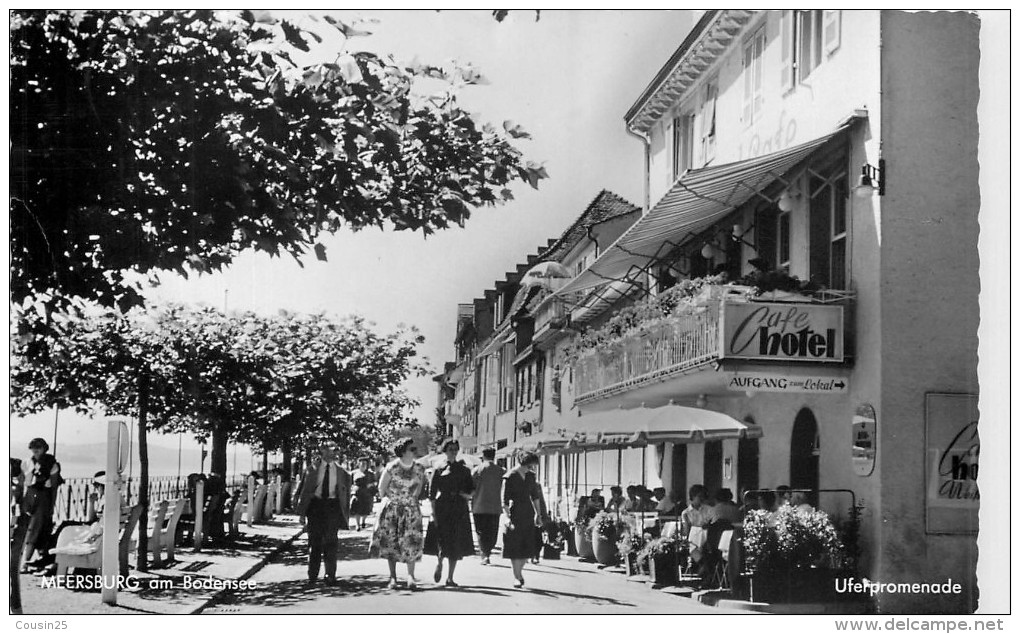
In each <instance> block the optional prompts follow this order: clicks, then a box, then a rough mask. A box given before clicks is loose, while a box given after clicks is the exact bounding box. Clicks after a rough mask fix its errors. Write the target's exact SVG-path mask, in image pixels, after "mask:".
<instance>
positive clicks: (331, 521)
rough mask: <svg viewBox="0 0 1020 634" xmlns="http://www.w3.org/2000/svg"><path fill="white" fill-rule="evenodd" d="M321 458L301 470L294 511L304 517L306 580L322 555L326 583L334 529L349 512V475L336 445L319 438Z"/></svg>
mask: <svg viewBox="0 0 1020 634" xmlns="http://www.w3.org/2000/svg"><path fill="white" fill-rule="evenodd" d="M319 455H320V456H321V457H322V462H321V463H320V464H318V465H315V466H311V467H309V468H308V470H306V471H305V474H304V479H303V481H302V483H301V493H300V495H299V496H298V506H297V512H298V515H300V516H301V517H302V518H306V517H307V521H308V581H309V583H314V582H315V581H316V580H317V579H318V577H319V567H320V564H321V563H322V560H323V558H325V560H326V561H325V563H326V584H327V585H335V584H336V549H337V539H338V537H337V531H339V530H340V529H344V530H347V518H348V517H349V515H350V506H349V505H350V491H351V476H350V474H349V473H347V471H346V470H344V468H343V467H341V466H340V464H339V462H338V460H337V459H338V456H337V446H336V443H335V442H332V441H326V440H323V441H320V442H319Z"/></svg>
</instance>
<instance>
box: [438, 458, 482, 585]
mask: <svg viewBox="0 0 1020 634" xmlns="http://www.w3.org/2000/svg"><path fill="white" fill-rule="evenodd" d="M442 451H443V453H444V454H446V464H445V465H443V466H441V467H439V468H437V469H436V471H435V473H433V474H432V484H431V486H429V499H431V500H432V521H433V522H434V523H435V526H436V532H437V537H438V540H437V541H438V543H439V561H438V563H436V571H435V574H434V575H433V580H434V581H435V582H436V583H439V580H440V579H441V578H442V576H443V559H447V560H448V561H449V563H450V567H449V569H448V572H447V574H446V585H448V586H452V587H456V586H457V583H456V582H455V581H454V580H453V571H454V570H456V569H457V562H458V561H460V559H461V558H462V557H467V556H468V555H473V554H475V544H474V539H473V538H472V536H471V516H470V515H469V513H470V511H469V509H468V502H469V501H470V500H471V494H472V492H474V489H475V485H474V481H473V480H472V479H471V470H470V469H468V468H467V466H465V465H464V463H463V462H461V461H459V460H457V454H458V453H459V452H460V443H458V442H457V441H456V440H447V441H446V442H444V443H443V445H442Z"/></svg>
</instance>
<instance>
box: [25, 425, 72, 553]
mask: <svg viewBox="0 0 1020 634" xmlns="http://www.w3.org/2000/svg"><path fill="white" fill-rule="evenodd" d="M28 448H29V450H30V451H31V452H32V458H31V460H30V462H29V465H28V466H29V472H28V474H27V477H26V487H25V496H24V500H23V503H24V507H23V508H24V510H25V513H26V514H28V516H29V521H28V529H27V534H26V535H25V553H24V556H23V557H22V560H21V572H22V573H29V572H33V570H32V568H37V567H41V566H39V565H37V564H43V565H44V564H45V562H44V559H45V555H46V554H47V551H48V550H49V548H50V541H51V538H52V535H53V507H54V502H55V501H56V497H57V489H58V488H59V487H60V485H61V483H63V481H64V479H63V478H62V477H61V475H60V463H58V462H57V459H56V458H54V457H53V455H52V454H49V453H47V452H48V451H49V450H50V445H49V443H47V442H46V441H45V440H44V439H42V438H33V439H32V441H31V442H29V443H28ZM33 554H37V555H38V556H39V561H38V562H33V561H32V555H33Z"/></svg>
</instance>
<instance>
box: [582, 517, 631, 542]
mask: <svg viewBox="0 0 1020 634" xmlns="http://www.w3.org/2000/svg"><path fill="white" fill-rule="evenodd" d="M629 526H630V524H629V523H628V522H627V514H626V513H620V514H619V515H618V514H617V513H615V512H610V511H600V512H599V513H598V514H597V515H596V516H595V517H594V519H592V521H591V523H590V524H589V525H588V530H590V531H591V535H592V539H594V538H595V536H596V535H598V536H599V537H602V538H603V539H611V540H613V541H616V538H617V536H618V535H622V534H623V533H625V532H627V531H628V529H629Z"/></svg>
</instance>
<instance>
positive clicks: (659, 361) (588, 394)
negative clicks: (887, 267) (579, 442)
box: [573, 284, 853, 404]
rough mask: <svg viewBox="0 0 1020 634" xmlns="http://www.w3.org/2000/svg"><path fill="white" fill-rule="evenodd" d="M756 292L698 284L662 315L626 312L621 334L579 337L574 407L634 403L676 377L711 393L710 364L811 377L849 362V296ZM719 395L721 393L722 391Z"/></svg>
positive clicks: (714, 381) (713, 383) (713, 382)
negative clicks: (801, 370) (780, 369)
mask: <svg viewBox="0 0 1020 634" xmlns="http://www.w3.org/2000/svg"><path fill="white" fill-rule="evenodd" d="M755 290H756V289H754V288H752V287H746V286H736V285H724V286H723V285H717V284H709V285H705V286H704V287H702V288H701V290H700V291H699V292H698V293H697V295H696V296H691V297H687V298H683V299H681V300H679V302H678V303H677V305H676V307H675V308H673V309H671V310H670V312H669V313H668V314H666V315H663V314H662V312H661V311H660V312H656V311H655V310H647V308H646V309H645V310H644V312H641V311H640V310H638V311H637V312H636V313H631V315H629V316H628V320H624V321H623V322H621V323H626V325H627V327H626V330H624V331H623V333H622V334H615V333H616V332H618V330H617V331H612V330H611V329H610V330H608V331H607V330H606V328H605V327H604V328H603V330H602V331H601V332H598V333H595V334H594V335H592V334H591V333H588V334H586V337H587V339H588V342H589V344H588V347H587V348H585V349H584V350H583V351H581V352H580V353H578V354H577V356H576V357H575V360H574V361H573V368H574V382H575V389H576V393H577V397H576V398H575V402H576V403H578V404H583V403H591V402H593V401H596V400H600V399H605V398H609V397H613V396H616V395H620V394H624V393H627V395H628V396H627V398H631V397H634V398H635V399H637V397H638V396H640V395H639V394H635V393H632V391H635V390H638V389H639V388H645V387H646V386H651V385H654V384H657V383H661V382H662V381H664V380H665V379H667V378H672V377H675V376H679V375H690V380H689V382H690V385H688V386H687V387H690V388H691V391H692V392H693V393H697V392H701V391H704V389H705V388H706V387H708V388H711V389H716V388H719V387H720V385H717V383H719V381H724V380H725V377H724V375H723V374H722V373H713V372H708V373H706V372H704V370H705V369H706V368H717V367H719V366H718V365H717V364H721V365H722V366H725V367H726V369H728V370H732V371H740V370H742V369H746V368H747V367H749V366H748V364H752V365H753V366H754V367H756V368H760V369H766V368H767V367H768V364H774V365H779V364H782V365H783V366H785V367H786V368H787V369H789V368H792V367H794V366H813V367H814V368H815V370H814V371H816V372H817V371H819V368H820V367H821V366H824V365H827V366H829V368H830V369H832V368H836V367H838V366H841V365H844V364H845V363H846V362H847V361H848V360H849V359H850V358H851V355H852V348H853V343H852V340H853V336H852V334H853V333H852V327H851V328H846V325H845V321H844V317H845V314H844V313H845V308H846V307H847V306H849V304H850V301H851V300H852V293H847V292H840V291H820V292H817V293H814V294H812V295H811V296H808V295H803V294H797V293H789V292H770V293H766V294H763V295H758V294H756V292H755ZM618 328H619V326H618ZM827 371H828V370H827ZM717 374H718V377H716V375H717ZM695 375H696V376H697V377H700V378H698V379H694V376H695ZM713 377H716V379H713ZM674 387H678V386H676V385H674ZM695 388H697V389H695ZM721 389H722V390H723V391H725V389H726V388H725V385H722V388H721ZM669 391H670V393H671V394H674V395H677V393H678V392H677V390H675V389H671V390H669ZM683 391H684V389H680V390H679V392H683ZM645 392H646V393H647V391H645Z"/></svg>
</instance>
